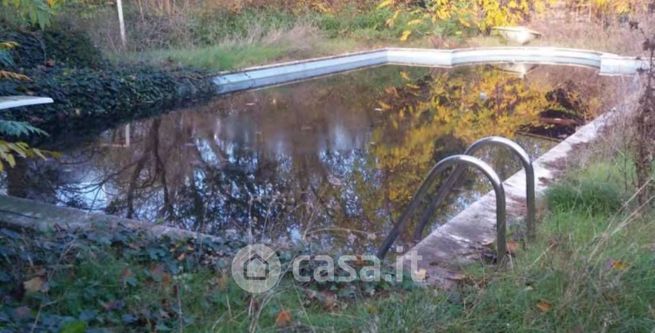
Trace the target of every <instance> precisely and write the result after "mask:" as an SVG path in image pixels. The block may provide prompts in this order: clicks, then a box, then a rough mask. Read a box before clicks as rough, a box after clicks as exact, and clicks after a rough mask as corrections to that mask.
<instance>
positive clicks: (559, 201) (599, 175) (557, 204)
mask: <svg viewBox="0 0 655 333" xmlns="http://www.w3.org/2000/svg"><path fill="white" fill-rule="evenodd" d="M620 177H621V174H620V172H619V170H617V168H616V167H615V166H613V165H612V164H609V163H607V164H598V165H594V166H592V167H590V168H587V169H585V170H584V171H583V172H580V173H579V174H576V175H574V176H573V177H571V178H569V179H568V180H566V181H564V182H562V183H559V184H556V185H554V186H552V187H551V188H550V189H549V190H548V194H547V199H548V205H549V207H551V209H552V210H554V211H579V212H586V213H589V214H611V213H614V212H617V211H618V210H619V209H620V208H621V207H622V205H623V202H624V200H625V199H626V195H625V190H624V188H622V186H621V183H620V182H619V181H617V180H618V179H621V178H620Z"/></svg>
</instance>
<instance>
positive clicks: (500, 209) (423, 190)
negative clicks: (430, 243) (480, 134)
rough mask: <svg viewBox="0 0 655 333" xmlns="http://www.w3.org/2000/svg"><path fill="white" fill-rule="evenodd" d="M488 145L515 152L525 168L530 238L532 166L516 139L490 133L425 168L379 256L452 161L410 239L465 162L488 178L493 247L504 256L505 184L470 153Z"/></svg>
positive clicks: (532, 229)
mask: <svg viewBox="0 0 655 333" xmlns="http://www.w3.org/2000/svg"><path fill="white" fill-rule="evenodd" d="M487 145H491V146H501V147H505V148H507V149H509V150H510V151H512V152H513V153H514V154H515V155H517V156H518V157H519V158H520V160H521V163H522V164H523V168H524V169H525V175H526V178H527V179H526V201H527V208H528V216H527V219H526V222H527V231H528V239H529V240H534V239H535V237H536V235H535V225H534V224H535V215H536V204H535V179H534V168H533V166H532V160H531V159H530V156H529V155H528V153H527V152H526V151H525V149H523V148H522V147H521V146H519V145H518V144H517V143H516V142H514V141H512V140H509V139H507V138H503V137H498V136H491V137H486V138H483V139H480V140H478V141H476V142H474V143H473V144H471V145H470V146H469V147H468V148H467V149H466V150H465V151H464V154H462V155H454V156H450V157H447V158H444V159H442V160H441V161H439V162H438V163H437V164H436V165H435V166H434V167H433V168H432V170H430V172H428V175H427V177H426V178H425V180H424V181H423V182H422V183H421V185H420V186H419V189H418V191H417V192H416V194H414V197H413V198H412V201H410V203H409V205H407V208H405V210H404V211H403V213H402V215H401V216H400V218H399V219H398V222H397V223H396V224H395V225H394V227H393V229H392V230H391V232H389V234H388V235H387V238H386V239H385V240H384V242H383V243H382V246H380V248H379V249H378V253H377V256H378V257H379V258H380V259H382V258H384V257H385V255H386V254H387V252H388V251H389V248H390V247H391V245H393V243H394V242H395V241H396V239H397V238H398V236H399V235H400V232H401V231H402V230H403V229H404V228H405V226H406V224H407V221H408V219H409V217H410V216H411V215H412V212H414V211H415V210H416V209H417V208H418V205H419V203H420V202H421V201H423V199H424V197H425V196H426V194H427V192H428V190H429V189H430V188H431V187H432V184H433V183H434V181H435V180H436V177H437V175H438V174H440V173H441V172H443V171H444V170H446V169H447V168H448V167H450V166H453V165H455V166H456V168H455V170H454V171H453V172H452V173H451V174H450V176H449V177H448V178H447V179H446V180H445V182H444V183H443V185H442V186H441V187H439V189H438V191H437V194H436V196H435V199H434V200H432V202H431V204H430V205H429V206H428V209H427V210H426V211H425V213H424V214H423V215H422V216H421V219H420V222H419V225H418V227H417V228H416V230H415V231H414V240H415V241H419V240H420V239H421V237H422V235H423V230H424V229H425V227H426V226H427V223H428V222H429V220H430V217H431V216H432V215H433V214H434V212H435V211H436V209H437V208H438V207H439V205H440V204H441V203H442V202H443V201H444V200H445V198H446V195H447V194H448V192H449V191H450V190H451V188H452V187H453V185H454V184H455V182H456V181H457V179H458V178H459V177H461V175H462V173H463V172H464V167H465V166H471V167H474V168H477V169H478V170H480V171H482V173H483V174H484V175H485V176H486V177H487V179H488V180H489V181H490V182H491V185H492V186H493V188H494V193H495V195H496V244H497V245H496V251H497V261H498V262H502V261H503V260H504V257H505V254H506V249H507V244H506V239H505V238H506V233H507V231H506V223H507V214H506V203H505V200H506V198H505V188H504V186H503V182H502V180H501V179H500V177H498V174H497V173H496V172H495V171H494V170H493V168H491V166H489V164H487V163H485V162H483V161H482V160H480V159H478V158H475V157H473V156H471V155H472V154H474V153H475V152H477V151H478V150H479V149H480V148H482V147H484V146H487Z"/></svg>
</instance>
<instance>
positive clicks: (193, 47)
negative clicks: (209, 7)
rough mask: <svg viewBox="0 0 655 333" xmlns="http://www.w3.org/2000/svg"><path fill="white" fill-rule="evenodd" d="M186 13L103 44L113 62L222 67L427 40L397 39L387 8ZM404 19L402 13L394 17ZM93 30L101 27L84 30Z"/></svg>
mask: <svg viewBox="0 0 655 333" xmlns="http://www.w3.org/2000/svg"><path fill="white" fill-rule="evenodd" d="M188 15H189V17H186V18H181V19H178V21H180V22H184V23H183V24H180V26H181V27H176V28H172V27H169V28H168V29H162V30H164V31H168V32H167V33H165V34H163V35H160V36H156V37H155V38H153V36H152V35H153V34H156V32H152V31H151V30H154V29H155V28H156V27H157V26H158V25H163V26H166V27H168V25H172V24H173V23H170V22H164V23H162V22H160V21H157V20H154V21H153V22H150V21H145V22H150V23H144V24H143V26H141V27H140V28H139V26H138V25H137V26H136V27H135V28H134V30H136V31H134V32H133V33H132V39H133V40H132V41H131V42H130V44H134V46H132V47H130V49H131V51H129V52H125V51H124V50H120V49H117V48H112V47H105V48H104V49H105V51H106V53H107V54H108V55H109V57H110V59H111V60H113V61H114V62H118V63H120V62H131V63H134V62H146V63H150V64H155V65H171V64H173V65H182V66H188V67H194V68H201V69H206V70H209V71H221V70H233V69H239V68H244V67H247V66H252V65H261V64H266V63H271V62H277V61H285V60H297V59H303V58H308V57H316V56H324V55H334V54H338V53H344V52H352V51H358V50H366V49H372V48H377V47H384V46H393V45H405V46H426V45H428V44H427V40H426V39H417V40H412V41H411V42H404V43H401V42H399V40H398V38H399V36H400V34H401V33H402V31H401V30H400V29H401V28H399V27H397V28H389V27H387V26H386V23H385V22H386V20H387V19H388V18H389V17H390V16H391V15H393V13H392V12H391V11H389V10H386V9H382V10H378V9H371V10H368V11H362V10H356V9H353V8H346V9H344V10H342V11H340V12H338V13H316V12H308V13H305V14H301V15H296V16H294V15H289V14H285V13H284V12H280V11H277V10H270V9H269V10H263V11H262V12H257V11H252V10H245V11H243V12H240V13H237V14H228V13H224V12H220V11H219V12H215V13H211V12H209V13H202V14H198V13H196V14H188ZM403 19H406V18H403V17H401V18H399V20H401V21H402V20H403ZM134 20H137V21H138V19H137V18H134ZM160 20H161V19H160ZM171 20H173V19H172V18H171ZM154 22H158V23H157V24H158V25H157V24H156V23H154ZM176 22H177V21H176ZM399 26H401V25H399ZM97 30H102V29H99V28H95V29H90V30H89V31H91V32H92V33H93V32H94V31H97ZM171 31H173V32H175V33H173V32H171ZM166 34H167V35H170V36H167V35H166ZM141 35H143V36H141ZM107 36H111V33H106V34H98V35H97V36H94V40H101V42H99V44H100V45H115V44H116V42H113V41H111V40H108V41H102V40H103V39H105V38H108V37H107ZM142 39H143V42H139V41H140V40H142Z"/></svg>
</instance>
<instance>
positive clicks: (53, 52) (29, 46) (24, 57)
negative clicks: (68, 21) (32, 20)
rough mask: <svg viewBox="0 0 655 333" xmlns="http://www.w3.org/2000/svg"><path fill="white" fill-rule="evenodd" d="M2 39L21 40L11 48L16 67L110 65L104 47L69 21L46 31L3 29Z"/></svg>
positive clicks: (0, 35)
mask: <svg viewBox="0 0 655 333" xmlns="http://www.w3.org/2000/svg"><path fill="white" fill-rule="evenodd" d="M0 40H5V41H13V42H16V43H17V44H18V47H16V48H14V49H12V51H11V55H12V57H13V59H14V63H15V67H16V68H34V67H36V66H39V65H46V64H49V65H53V64H57V63H61V64H66V65H68V66H71V67H94V68H97V67H102V66H105V65H106V62H105V60H104V59H103V57H102V55H101V53H100V51H99V50H98V49H97V48H96V47H95V46H93V43H92V42H91V40H90V39H89V37H88V36H87V35H86V34H85V33H84V32H81V31H77V30H74V29H71V28H70V27H67V26H65V25H59V26H53V27H52V28H51V29H48V30H46V31H9V30H6V29H0Z"/></svg>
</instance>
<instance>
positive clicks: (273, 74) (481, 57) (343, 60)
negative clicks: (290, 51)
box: [212, 47, 648, 94]
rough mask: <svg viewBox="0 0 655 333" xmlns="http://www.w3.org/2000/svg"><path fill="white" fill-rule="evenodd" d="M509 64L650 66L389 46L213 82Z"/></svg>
mask: <svg viewBox="0 0 655 333" xmlns="http://www.w3.org/2000/svg"><path fill="white" fill-rule="evenodd" d="M503 63H530V64H548V65H564V66H579V67H586V68H592V69H597V70H598V71H599V72H598V73H599V75H630V74H634V73H637V72H638V71H639V70H640V69H645V68H647V67H648V63H647V62H646V61H644V60H640V59H639V58H637V57H628V56H620V55H617V54H613V53H605V52H598V51H592V50H582V49H569V48H557V47H485V48H469V49H452V50H449V49H411V48H384V49H378V50H371V51H363V52H354V53H346V54H341V55H336V56H329V57H320V58H312V59H306V60H299V61H291V62H284V63H277V64H272V65H266V66H258V67H251V68H246V69H243V70H239V71H233V72H224V73H219V75H217V76H215V77H214V78H213V79H212V80H213V82H214V83H215V84H216V86H217V91H218V93H220V94H226V93H232V92H236V91H240V90H250V89H257V88H263V87H267V86H273V85H279V84H285V83H289V82H294V81H301V80H307V79H310V78H314V77H320V76H324V75H330V74H335V73H340V72H346V71H351V70H355V69H363V68H367V67H374V66H382V65H405V66H425V67H437V68H452V67H457V66H470V65H476V64H503Z"/></svg>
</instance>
